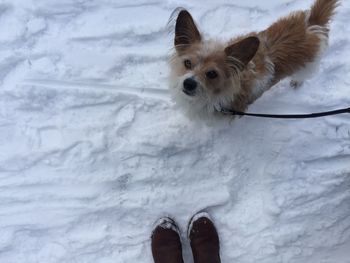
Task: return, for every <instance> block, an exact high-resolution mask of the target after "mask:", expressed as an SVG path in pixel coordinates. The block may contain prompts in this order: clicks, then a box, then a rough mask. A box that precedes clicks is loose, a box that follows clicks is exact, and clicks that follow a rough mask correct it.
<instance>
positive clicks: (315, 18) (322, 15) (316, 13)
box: [309, 0, 340, 26]
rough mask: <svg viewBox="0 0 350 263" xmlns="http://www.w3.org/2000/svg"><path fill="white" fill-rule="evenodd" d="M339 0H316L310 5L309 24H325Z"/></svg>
mask: <svg viewBox="0 0 350 263" xmlns="http://www.w3.org/2000/svg"><path fill="white" fill-rule="evenodd" d="M339 1H340V0H316V2H315V3H314V5H313V6H312V7H311V11H310V18H309V23H310V26H314V25H315V26H316V25H317V26H326V25H327V24H328V23H329V21H330V20H331V18H332V16H333V15H334V13H335V9H336V8H337V7H338V5H339Z"/></svg>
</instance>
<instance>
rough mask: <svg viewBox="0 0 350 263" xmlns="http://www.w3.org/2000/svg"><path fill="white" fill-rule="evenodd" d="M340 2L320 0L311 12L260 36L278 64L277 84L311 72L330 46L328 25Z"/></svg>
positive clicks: (290, 18) (297, 14)
mask: <svg viewBox="0 0 350 263" xmlns="http://www.w3.org/2000/svg"><path fill="white" fill-rule="evenodd" d="M338 3H339V0H317V1H316V2H315V4H314V5H313V6H312V8H311V10H309V11H305V12H301V11H300V12H295V13H293V14H291V15H290V16H288V17H285V18H282V19H280V20H279V21H277V22H276V23H274V24H273V25H272V26H270V27H269V28H268V29H267V30H265V31H263V32H261V33H260V38H261V39H264V40H265V45H266V51H267V53H268V56H269V58H270V59H271V61H272V62H273V63H274V65H275V82H277V81H279V80H280V79H282V78H284V77H286V76H290V75H293V74H296V73H298V72H300V71H302V70H306V71H307V69H308V67H310V66H311V65H310V64H312V63H313V62H314V61H315V60H317V58H318V57H319V56H320V55H321V54H322V52H323V50H324V49H325V48H326V47H327V44H328V32H329V28H328V23H329V21H330V19H331V17H332V15H333V14H334V10H335V8H336V7H337V5H338ZM297 81H299V80H298V79H297ZM300 81H302V79H300Z"/></svg>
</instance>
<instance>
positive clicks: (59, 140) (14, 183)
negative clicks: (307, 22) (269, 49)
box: [0, 0, 350, 263]
mask: <svg viewBox="0 0 350 263" xmlns="http://www.w3.org/2000/svg"><path fill="white" fill-rule="evenodd" d="M311 3H312V0H307V1H306V0H268V1H260V0H245V1H244V0H217V1H212V0H192V1H185V0H134V1H130V0H75V1H74V0H2V1H0V32H1V33H0V54H1V60H0V69H1V70H0V84H1V86H0V262H2V263H33V262H45V263H56V262H57V263H58V262H60V263H62V262H64V263H71V262H76V263H85V262H86V263H88V262H94V263H98V262H101V263H109V262H114V263H115V262H118V263H124V262H125V263H126V262H128V263H130V262H146V263H150V262H152V259H151V253H150V240H149V237H150V233H151V230H152V224H153V223H154V222H155V221H156V220H157V219H158V218H159V217H160V216H162V215H164V214H170V215H172V216H173V217H174V218H176V220H177V221H178V223H179V224H180V227H181V229H182V230H183V238H184V242H186V238H185V236H186V235H185V230H186V224H187V222H188V220H189V218H190V217H191V216H192V214H193V213H195V212H196V211H198V210H201V209H207V210H208V211H209V212H210V213H211V214H212V216H213V218H214V219H215V222H216V225H217V227H218V230H219V232H220V233H219V234H220V236H221V241H222V259H223V263H226V262H227V263H228V262H237V263H256V262H259V263H279V262H283V263H349V262H350V252H349V251H350V116H347V115H342V116H336V117H329V118H324V119H317V120H298V121H285V120H258V119H253V118H241V119H239V120H236V121H234V122H232V123H227V124H220V125H219V127H205V126H204V127H200V126H199V125H198V124H194V123H191V122H190V121H188V120H187V119H186V118H185V117H184V116H182V114H181V112H179V111H178V110H177V109H175V108H174V105H173V103H172V102H171V100H170V98H169V94H168V90H167V74H168V68H167V58H168V55H169V53H170V50H171V48H172V46H171V43H172V36H170V35H169V34H168V32H167V28H166V24H167V20H168V18H169V16H170V14H171V12H172V11H173V10H174V9H175V8H176V7H178V6H184V7H186V8H188V9H189V10H191V11H192V12H193V14H194V17H195V18H196V19H197V21H198V22H199V24H200V26H201V28H202V29H203V30H204V31H206V32H207V33H209V34H210V35H212V36H221V37H230V36H233V35H235V34H238V33H243V32H248V31H250V30H259V29H263V28H265V27H266V26H268V25H269V24H270V23H271V22H273V21H274V20H275V19H276V18H277V17H279V16H282V15H284V14H287V13H289V12H290V11H291V10H297V9H300V8H303V9H304V8H307V7H309V6H310V5H311ZM349 22H350V2H349V1H347V0H344V1H343V6H342V7H341V8H340V9H339V13H338V15H337V16H336V17H335V19H334V21H333V23H332V33H331V41H330V48H329V50H328V52H327V53H326V55H325V57H324V59H323V60H322V65H321V69H320V72H318V73H317V74H316V75H315V76H314V78H313V79H311V80H310V81H308V82H307V83H305V84H304V86H302V87H301V88H300V89H297V90H293V89H290V88H289V86H288V82H287V81H284V82H282V83H280V84H279V85H278V86H277V87H276V88H274V89H273V90H271V91H270V92H268V93H266V94H265V95H264V96H263V98H261V99H260V100H259V101H257V102H256V103H255V104H254V105H253V106H252V107H251V108H250V111H254V112H286V113H289V112H310V111H319V110H328V109H334V108H338V107H345V106H349V105H350V62H349V58H350V38H349V36H350V27H349ZM185 257H186V262H190V260H191V257H190V253H189V250H188V248H187V247H185Z"/></svg>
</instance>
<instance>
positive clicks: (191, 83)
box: [184, 78, 197, 95]
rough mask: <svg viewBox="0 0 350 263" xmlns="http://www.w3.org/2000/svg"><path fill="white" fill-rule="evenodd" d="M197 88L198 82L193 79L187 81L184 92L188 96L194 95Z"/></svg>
mask: <svg viewBox="0 0 350 263" xmlns="http://www.w3.org/2000/svg"><path fill="white" fill-rule="evenodd" d="M196 88H197V82H196V81H195V80H194V79H192V78H188V79H185V81H184V92H185V93H186V94H187V95H194V92H195V90H196Z"/></svg>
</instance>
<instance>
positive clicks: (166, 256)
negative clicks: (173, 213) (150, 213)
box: [152, 218, 183, 263]
mask: <svg viewBox="0 0 350 263" xmlns="http://www.w3.org/2000/svg"><path fill="white" fill-rule="evenodd" d="M152 254H153V259H154V262H155V263H183V259H182V247H181V240H180V235H179V228H178V227H177V225H176V223H175V222H174V220H172V219H170V218H162V219H160V220H159V223H158V224H157V226H156V228H155V229H154V231H153V234H152Z"/></svg>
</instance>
